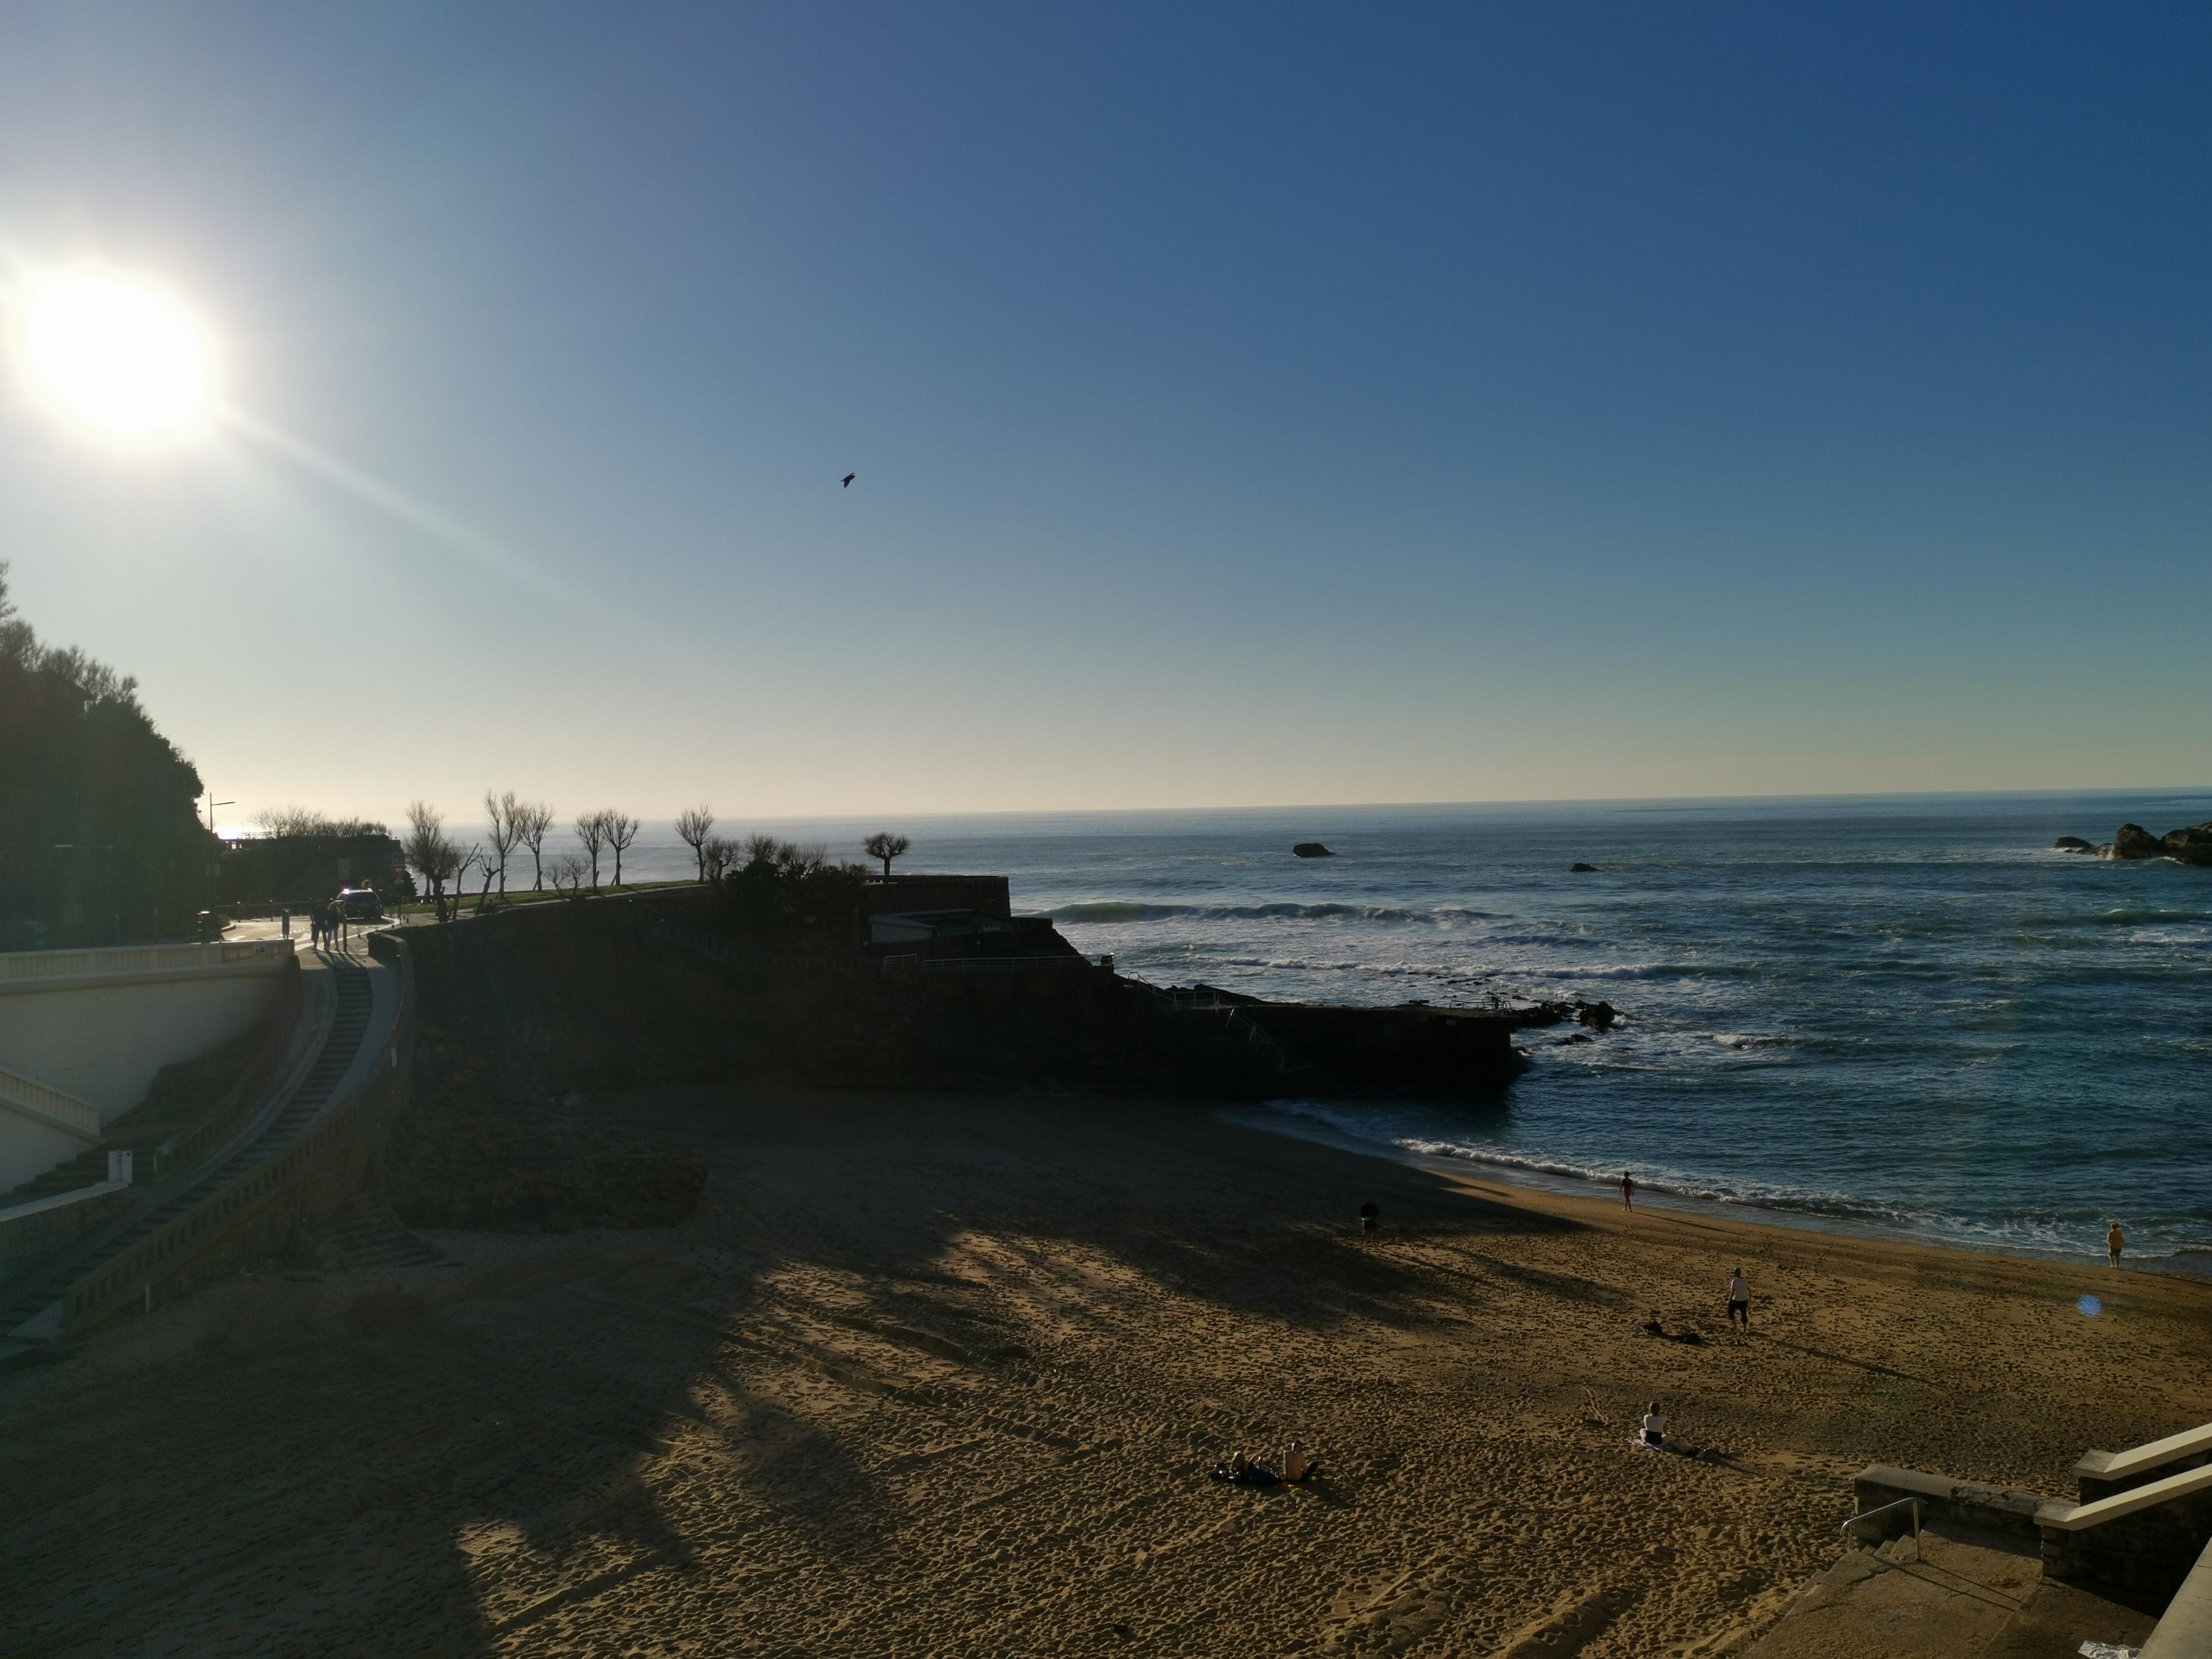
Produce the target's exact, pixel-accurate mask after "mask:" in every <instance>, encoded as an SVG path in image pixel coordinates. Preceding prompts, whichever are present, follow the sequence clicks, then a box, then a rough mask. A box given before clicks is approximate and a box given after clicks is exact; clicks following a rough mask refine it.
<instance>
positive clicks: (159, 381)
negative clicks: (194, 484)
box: [21, 274, 216, 442]
mask: <svg viewBox="0 0 2212 1659" xmlns="http://www.w3.org/2000/svg"><path fill="white" fill-rule="evenodd" d="M21 349H22V356H23V363H24V367H25V368H26V370H27V373H28V374H29V376H30V380H31V383H32V385H33V386H35V387H36V388H37V389H38V391H39V392H40V393H41V394H42V395H43V396H44V397H45V398H46V400H47V401H48V402H49V403H51V404H52V405H53V406H54V407H55V408H56V409H58V410H60V411H61V412H62V413H63V414H64V415H66V416H69V417H70V419H71V420H73V421H76V422H78V423H80V424H82V425H83V426H85V427H87V428H90V429H91V430H93V431H94V432H97V433H100V434H101V435H105V436H107V437H111V438H117V439H122V440H125V441H139V442H143V441H156V440H160V439H163V438H170V437H177V436H181V435H185V434H187V433H190V432H192V431H194V430H196V429H197V428H199V427H200V426H202V425H203V424H204V422H206V420H207V418H208V416H209V414H210V411H211V410H212V409H213V406H214V403H215V389H216V362H215V349H214V346H213V343H212V342H210V339H209V338H208V335H207V331H206V330H205V329H204V328H203V327H202V326H201V325H200V324H199V321H198V319H196V318H195V317H193V315H192V314H191V312H189V311H187V310H186V309H185V307H183V306H182V305H180V304H179V303H178V302H177V301H176V300H174V299H173V298H172V297H171V296H170V295H168V294H167V293H166V292H165V291H163V290H162V289H160V288H159V287H157V286H155V285H154V284H152V283H145V282H141V281H137V280H135V279H132V278H129V277H124V276H108V275H105V274H83V275H77V276H65V277H61V278H58V279H56V280H53V281H50V282H46V283H40V285H38V286H37V287H36V288H34V289H33V290H32V293H31V295H30V298H29V301H28V303H27V305H26V306H25V307H24V311H23V325H22V339H21Z"/></svg>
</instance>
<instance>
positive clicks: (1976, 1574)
mask: <svg viewBox="0 0 2212 1659" xmlns="http://www.w3.org/2000/svg"><path fill="white" fill-rule="evenodd" d="M2042 1578H2043V1562H2042V1559H2041V1557H2040V1555H2039V1553H2037V1552H2036V1549H2035V1547H2034V1546H2033V1544H2032V1543H2030V1542H2028V1541H2025V1540H2022V1539H2019V1538H2013V1537H2007V1536H2003V1535H2002V1534H1994V1533H1976V1532H1972V1531H1968V1530H1966V1529H1964V1528H1957V1529H1953V1528H1943V1529H1942V1530H1938V1529H1936V1528H1929V1529H1928V1530H1926V1531H1923V1533H1922V1534H1920V1536H1919V1537H1918V1538H1917V1539H1914V1538H1911V1537H1905V1538H1898V1539H1893V1540H1891V1541H1889V1542H1888V1543H1887V1544H1885V1545H1883V1546H1882V1547H1881V1548H1880V1549H1879V1550H1854V1551H1852V1552H1851V1553H1849V1554H1847V1555H1845V1556H1844V1558H1843V1559H1841V1560H1839V1561H1838V1562H1837V1563H1836V1564H1835V1565H1833V1566H1832V1567H1831V1568H1829V1569H1828V1571H1826V1572H1824V1573H1822V1574H1821V1575H1820V1577H1818V1578H1816V1579H1814V1581H1813V1583H1811V1584H1810V1585H1808V1587H1807V1588H1806V1589H1805V1591H1804V1593H1803V1594H1802V1595H1799V1596H1798V1598H1797V1599H1796V1601H1793V1602H1791V1603H1790V1609H1789V1611H1788V1612H1787V1613H1784V1614H1783V1616H1782V1618H1781V1620H1780V1621H1779V1622H1778V1623H1777V1624H1776V1625H1775V1626H1774V1628H1773V1629H1771V1630H1770V1631H1769V1632H1767V1633H1766V1634H1765V1636H1764V1637H1762V1638H1759V1641H1758V1642H1757V1643H1756V1644H1753V1647H1752V1648H1751V1649H1750V1650H1749V1651H1748V1652H1747V1655H1746V1656H1745V1659H1967V1656H1972V1655H1978V1654H1981V1653H1983V1652H1985V1651H1986V1650H1988V1648H1989V1645H1990V1643H1991V1642H1993V1641H1994V1640H1996V1638H1997V1637H1998V1635H1999V1634H2000V1633H2001V1632H2003V1631H2004V1629H2005V1628H2006V1626H2008V1625H2009V1624H2011V1623H2012V1622H2013V1620H2015V1619H2016V1618H2017V1617H2018V1616H2019V1614H2020V1613H2021V1611H2022V1610H2023V1609H2024V1608H2026V1607H2027V1606H2028V1605H2029V1603H2030V1601H2032V1600H2033V1596H2034V1595H2035V1593H2036V1591H2037V1589H2039V1588H2040V1586H2041V1583H2042Z"/></svg>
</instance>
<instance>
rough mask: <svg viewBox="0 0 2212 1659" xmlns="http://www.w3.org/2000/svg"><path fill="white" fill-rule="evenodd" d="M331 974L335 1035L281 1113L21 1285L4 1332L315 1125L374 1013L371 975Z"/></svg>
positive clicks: (349, 966) (334, 970)
mask: <svg viewBox="0 0 2212 1659" xmlns="http://www.w3.org/2000/svg"><path fill="white" fill-rule="evenodd" d="M328 971H329V973H330V975H331V990H332V992H333V994H334V996H335V1010H334V1012H333V1013H332V1015H331V1025H330V1030H328V1031H327V1032H326V1033H325V1036H324V1037H323V1042H322V1046H321V1048H319V1049H318V1050H317V1052H316V1054H315V1059H314V1062H313V1065H311V1066H309V1067H308V1069H307V1073H306V1075H305V1076H303V1077H302V1078H301V1079H300V1083H299V1086H298V1087H297V1088H295V1090H294V1091H292V1095H291V1097H290V1099H289V1100H288V1101H286V1102H285V1103H284V1106H283V1109H282V1110H280V1111H279V1112H278V1113H277V1114H276V1116H275V1117H274V1118H272V1119H271V1120H270V1121H269V1122H268V1123H267V1124H266V1125H265V1126H264V1127H263V1129H262V1130H261V1133H259V1134H258V1135H256V1136H255V1137H254V1138H253V1139H252V1140H251V1141H249V1142H247V1143H246V1145H245V1146H240V1147H238V1148H236V1149H235V1150H234V1151H233V1152H231V1154H230V1156H229V1157H228V1158H224V1159H222V1162H221V1163H220V1164H217V1165H216V1166H215V1167H214V1168H212V1169H210V1170H205V1171H204V1173H202V1174H200V1175H199V1176H197V1177H195V1178H192V1179H190V1180H189V1181H188V1182H186V1183H185V1185H184V1186H183V1187H182V1188H180V1189H179V1191H177V1192H175V1193H173V1194H171V1195H170V1196H169V1197H168V1198H167V1200H165V1201H163V1202H162V1203H161V1204H160V1205H158V1206H155V1207H153V1208H151V1209H149V1210H146V1211H144V1212H140V1213H138V1214H137V1215H134V1216H133V1217H132V1218H131V1219H130V1220H129V1221H128V1222H127V1223H126V1224H125V1225H120V1226H118V1228H117V1229H116V1230H115V1231H113V1232H112V1233H110V1234H109V1235H107V1236H106V1237H104V1238H102V1239H101V1240H100V1243H99V1244H98V1245H97V1246H96V1247H94V1248H93V1249H90V1250H88V1251H86V1252H83V1253H82V1254H78V1255H72V1256H70V1257H69V1258H67V1259H66V1260H65V1261H62V1262H60V1263H58V1264H56V1265H55V1266H54V1267H52V1269H51V1270H50V1271H49V1272H47V1273H44V1274H42V1275H34V1276H33V1277H32V1278H30V1279H28V1280H27V1281H26V1282H24V1283H23V1284H21V1285H19V1286H18V1287H17V1289H16V1291H15V1293H14V1294H13V1295H12V1296H10V1297H9V1300H8V1301H7V1303H6V1304H4V1305H0V1332H10V1331H15V1330H16V1329H17V1328H18V1327H20V1326H21V1325H22V1324H24V1323H25V1322H27V1321H30V1320H33V1319H36V1318H37V1317H38V1316H40V1314H42V1313H44V1312H46V1310H47V1309H49V1308H51V1307H52V1305H53V1304H55V1303H57V1302H58V1301H60V1300H61V1299H62V1297H64V1295H65V1294H66V1293H67V1292H68V1290H69V1287H70V1285H72V1284H74V1283H76V1281H77V1280H78V1279H82V1278H83V1277H85V1276H86V1275H87V1274H88V1273H96V1272H97V1271H99V1269H100V1267H104V1266H105V1265H106V1263H108V1262H110V1261H113V1260H115V1259H116V1257H118V1256H119V1255H122V1254H123V1253H124V1252H125V1251H126V1250H128V1249H131V1248H132V1247H133V1246H134V1245H136V1244H137V1243H140V1241H142V1240H143V1239H145V1238H147V1237H150V1236H151V1235H153V1234H154V1233H155V1232H158V1231H160V1230H161V1228H163V1227H166V1226H167V1225H169V1223H171V1222H172V1221H173V1220H175V1219H176V1218H178V1217H179V1216H182V1215H184V1214H185V1213H187V1212H190V1211H191V1210H192V1209H193V1208H195V1207H196V1206H198V1205H200V1204H201V1203H203V1202H204V1201H205V1200H207V1199H209V1198H210V1197H212V1196H213V1195H214V1194H216V1193H218V1192H220V1191H222V1189H223V1188H226V1187H228V1186H229V1185H231V1184H232V1183H233V1182H236V1181H239V1180H240V1179H242V1178H243V1177H244V1176H247V1175H250V1174H251V1173H252V1171H254V1170H258V1169H259V1168H260V1167H261V1166H262V1165H263V1164H266V1163H267V1162H268V1161H269V1160H270V1158H274V1157H276V1154H277V1153H279V1152H283V1150H284V1148H285V1147H287V1146H289V1145H291V1143H292V1142H293V1140H295V1139H296V1138H297V1137H298V1136H299V1134H300V1133H301V1131H302V1130H304V1129H305V1128H307V1126H308V1125H309V1124H311V1123H313V1121H315V1119H316V1118H317V1116H319V1115H320V1114H321V1112H322V1109H323V1108H324V1107H325V1105H327V1104H328V1103H329V1102H330V1098H331V1094H332V1092H333V1091H336V1089H337V1085H338V1084H339V1083H340V1082H341V1081H342V1080H343V1079H344V1077H345V1074H346V1073H347V1072H348V1071H349V1069H350V1068H351V1066H353V1063H354V1060H355V1059H356V1056H357V1055H358V1054H360V1052H361V1045H362V1038H363V1037H364V1036H367V1034H368V1027H369V1021H370V1017H371V1014H372V1012H373V1010H374V991H373V988H372V987H371V984H370V980H369V970H368V969H365V968H363V967H362V966H361V965H360V964H359V963H356V962H353V961H350V960H349V959H348V958H346V957H331V959H330V965H329V969H328Z"/></svg>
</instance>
